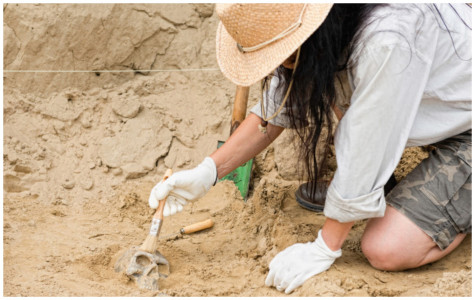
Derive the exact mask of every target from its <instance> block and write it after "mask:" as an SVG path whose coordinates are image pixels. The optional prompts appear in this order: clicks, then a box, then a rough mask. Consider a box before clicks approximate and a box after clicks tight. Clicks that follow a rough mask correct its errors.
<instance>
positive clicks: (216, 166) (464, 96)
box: [149, 4, 472, 293]
mask: <svg viewBox="0 0 475 300" xmlns="http://www.w3.org/2000/svg"><path fill="white" fill-rule="evenodd" d="M216 10H217V13H218V16H219V18H220V20H221V22H220V24H219V26H218V32H217V44H216V46H217V48H216V52H217V59H218V63H219V66H220V68H221V70H222V72H223V74H224V75H225V76H226V77H227V78H229V79H230V80H231V81H233V82H234V83H236V84H238V85H242V86H249V85H251V84H254V83H256V82H258V81H259V80H262V79H264V80H263V86H264V87H265V90H264V92H263V102H262V104H261V105H257V106H256V107H254V108H253V109H252V112H253V113H252V114H250V115H249V116H248V117H247V118H246V120H245V121H244V122H243V123H242V124H241V125H240V127H239V128H238V129H237V130H236V131H235V132H234V134H233V135H232V136H231V137H230V138H229V140H228V141H227V142H226V143H225V144H224V145H223V146H222V147H221V148H219V150H217V151H216V152H214V153H213V154H211V155H210V156H209V157H206V158H205V159H204V161H203V162H202V163H201V164H200V165H198V166H197V167H196V168H194V169H191V170H186V171H181V172H177V173H175V174H174V175H173V176H171V177H170V178H169V179H168V180H166V181H165V182H160V183H159V184H157V185H156V186H155V187H154V188H153V190H152V192H151V195H150V200H149V202H150V206H151V207H157V200H158V199H163V198H165V197H166V196H167V195H170V197H169V198H168V200H167V205H166V210H167V211H166V214H174V213H176V212H178V211H181V209H182V206H183V205H184V204H186V202H187V201H194V200H196V199H198V198H200V197H201V196H203V195H204V194H205V193H206V192H207V191H208V190H209V189H210V187H211V186H212V185H213V184H215V182H216V181H217V179H218V178H221V177H223V176H225V175H226V174H227V173H229V172H231V171H232V170H233V169H235V168H236V167H238V166H239V165H241V164H242V163H244V162H246V161H247V160H249V159H250V158H252V157H254V156H255V155H256V154H258V153H259V152H260V151H262V150H263V149H264V148H265V147H267V146H268V145H269V144H270V143H271V142H272V141H273V140H274V139H275V138H276V137H277V136H278V135H279V134H280V133H281V132H282V131H283V130H284V128H293V129H295V132H297V133H298V135H299V137H300V138H301V140H302V148H301V154H302V155H301V157H302V159H303V160H304V162H305V163H306V166H307V168H306V170H307V171H308V172H307V173H308V177H309V178H311V179H316V178H317V177H318V171H319V169H318V168H317V167H318V166H317V163H316V162H317V155H316V152H317V151H316V149H317V140H319V137H320V134H321V132H322V129H323V128H324V126H326V127H327V128H326V129H327V130H328V132H333V128H332V125H331V124H332V123H331V122H329V120H330V119H331V117H332V114H333V109H334V108H335V107H336V105H337V103H336V102H337V101H336V98H337V96H336V95H337V92H336V86H338V85H339V84H340V83H342V81H341V80H340V79H341V78H343V77H341V76H340V75H341V74H342V72H345V75H346V76H344V77H347V81H348V82H347V84H349V86H350V87H351V91H352V92H351V95H350V97H349V98H350V101H349V102H350V103H349V104H350V105H349V107H348V109H346V110H345V109H343V107H340V109H343V112H344V115H343V117H342V119H341V121H340V122H339V123H338V126H337V128H336V131H335V134H334V142H335V149H336V159H337V164H338V169H337V170H336V173H335V175H334V178H333V180H332V182H331V184H330V186H329V188H328V192H327V196H326V203H325V208H324V214H325V216H326V220H325V223H324V225H323V227H322V229H321V230H320V231H319V232H318V233H316V235H317V238H316V240H315V241H314V242H312V243H306V244H295V245H292V246H290V247H288V248H287V249H285V250H283V251H282V252H280V253H278V254H277V255H276V257H275V258H274V259H273V260H272V262H271V263H270V266H269V274H268V276H267V278H266V281H265V283H266V284H267V285H269V286H275V287H276V288H277V289H278V290H280V291H282V290H285V292H286V293H290V292H291V291H292V290H294V289H295V288H296V287H298V286H300V285H302V284H303V282H304V281H305V280H307V279H308V278H310V277H311V276H313V275H315V274H318V273H320V272H323V271H325V270H327V269H328V268H329V267H330V266H331V265H332V263H333V262H334V261H335V259H337V258H338V257H340V256H341V246H342V244H343V242H344V240H345V239H346V237H347V235H348V232H349V231H350V229H351V227H352V225H353V223H354V221H356V220H362V219H370V220H369V221H368V224H367V227H366V229H365V232H364V235H363V238H362V250H363V253H364V254H365V255H366V257H367V258H368V260H369V262H370V263H371V264H372V265H373V266H374V267H375V268H378V269H382V270H404V269H408V268H415V267H418V266H421V265H424V264H427V263H430V262H433V261H436V260H438V259H440V258H442V257H444V256H445V255H447V254H448V253H450V252H451V251H452V250H453V249H454V248H456V247H457V246H458V245H459V244H460V243H461V241H462V240H463V239H464V237H465V235H466V234H467V233H468V232H471V174H472V168H471V164H472V159H471V147H472V146H471V145H472V143H471V76H472V73H471V24H470V22H471V7H470V6H468V5H465V4H455V5H448V4H434V5H423V4H421V5H416V4H410V5H409V4H400V5H392V4H391V5H356V4H355V5H350V4H335V5H331V4H222V5H220V4H218V5H217V9H216ZM270 73H271V74H272V75H268V74H270ZM343 83H344V82H343ZM329 141H330V139H327V140H326V142H327V144H328V143H329ZM421 145H434V146H435V147H436V150H435V151H433V152H432V153H431V154H430V156H429V158H428V159H426V160H424V161H423V162H422V163H421V164H420V165H419V166H418V167H417V168H416V169H415V170H414V171H413V172H411V173H410V174H409V175H408V176H407V177H406V178H405V179H404V180H402V181H401V182H400V183H399V184H398V185H397V186H396V187H395V188H394V189H393V190H392V191H391V193H389V194H388V195H387V196H386V197H385V195H384V186H385V184H386V183H387V181H388V179H389V178H390V176H391V174H392V173H393V171H394V169H395V168H396V166H397V164H398V162H399V160H400V158H401V155H402V153H403V151H404V148H405V147H408V146H421ZM327 146H328V145H327Z"/></svg>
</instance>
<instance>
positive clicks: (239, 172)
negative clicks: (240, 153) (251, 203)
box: [218, 141, 253, 201]
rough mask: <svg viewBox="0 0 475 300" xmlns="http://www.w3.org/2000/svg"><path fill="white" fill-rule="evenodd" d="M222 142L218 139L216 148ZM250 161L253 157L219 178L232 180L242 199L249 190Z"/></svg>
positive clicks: (245, 198) (245, 197)
mask: <svg viewBox="0 0 475 300" xmlns="http://www.w3.org/2000/svg"><path fill="white" fill-rule="evenodd" d="M223 144H224V142H223V141H218V148H219V147H221V146H222V145H223ZM252 161H253V159H252V158H251V159H250V160H249V161H247V162H246V163H244V164H242V165H240V166H239V167H237V168H236V169H235V170H234V171H232V172H231V173H229V174H228V175H226V176H224V177H223V178H221V180H220V181H223V180H231V181H234V184H235V185H236V186H237V188H238V189H239V192H240V193H241V196H242V198H243V199H244V201H246V200H247V193H248V192H249V181H250V180H251V171H252Z"/></svg>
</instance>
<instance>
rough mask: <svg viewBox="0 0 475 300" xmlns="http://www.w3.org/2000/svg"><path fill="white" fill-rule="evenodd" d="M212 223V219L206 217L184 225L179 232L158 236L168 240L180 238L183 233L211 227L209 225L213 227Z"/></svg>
mask: <svg viewBox="0 0 475 300" xmlns="http://www.w3.org/2000/svg"><path fill="white" fill-rule="evenodd" d="M213 225H214V222H213V220H211V219H207V220H204V221H201V222H198V223H194V224H191V225H188V226H185V227H183V228H181V229H180V231H179V232H175V233H172V234H169V235H166V236H162V237H160V239H166V240H170V239H175V238H180V237H182V236H183V235H185V234H191V233H194V232H198V231H201V230H205V229H208V228H211V227H213Z"/></svg>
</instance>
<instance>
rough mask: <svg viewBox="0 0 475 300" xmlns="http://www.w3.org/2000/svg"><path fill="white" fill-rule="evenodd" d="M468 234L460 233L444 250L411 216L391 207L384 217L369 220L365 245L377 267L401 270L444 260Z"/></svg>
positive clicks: (364, 250) (370, 260) (366, 251)
mask: <svg viewBox="0 0 475 300" xmlns="http://www.w3.org/2000/svg"><path fill="white" fill-rule="evenodd" d="M465 236H466V234H459V235H457V237H456V238H455V240H454V241H453V242H452V243H451V244H450V245H449V247H447V248H446V249H445V250H440V248H439V247H438V246H437V245H436V244H435V243H434V241H432V239H431V238H430V237H429V236H428V235H427V234H426V233H425V232H424V231H422V230H421V229H420V228H419V227H417V225H415V224H414V223H413V222H412V221H411V220H410V219H408V218H407V217H406V216H404V215H403V214H401V213H400V212H398V211H397V210H396V209H395V208H393V207H391V206H388V207H387V208H386V214H385V216H384V217H382V218H374V219H371V220H369V221H368V225H367V226H366V229H365V232H364V234H363V238H362V240H361V248H362V250H363V253H364V255H365V256H366V257H367V258H368V260H369V262H370V263H371V265H372V266H373V267H375V268H377V269H381V270H387V271H400V270H405V269H410V268H416V267H419V266H422V265H425V264H427V263H430V262H434V261H436V260H439V259H441V258H442V257H444V256H446V255H447V254H449V253H450V252H452V251H453V250H454V249H455V248H456V247H457V246H458V245H460V243H461V242H462V241H463V239H464V238H465Z"/></svg>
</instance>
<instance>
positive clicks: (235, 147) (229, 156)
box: [211, 114, 284, 178]
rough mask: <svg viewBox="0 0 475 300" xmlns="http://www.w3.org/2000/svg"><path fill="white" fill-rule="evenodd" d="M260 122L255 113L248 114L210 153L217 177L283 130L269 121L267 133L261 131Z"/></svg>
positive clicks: (254, 154) (243, 160)
mask: <svg viewBox="0 0 475 300" xmlns="http://www.w3.org/2000/svg"><path fill="white" fill-rule="evenodd" d="M260 123H261V118H259V117H258V116H256V115H255V114H249V116H247V118H246V119H245V120H244V121H243V122H242V124H241V125H239V127H238V128H237V129H236V131H234V133H233V134H232V135H231V136H230V137H229V139H228V140H227V141H226V143H224V145H222V146H221V147H220V148H219V149H217V150H216V151H215V152H214V153H213V154H211V158H212V159H213V160H214V162H215V163H216V167H217V170H218V178H222V177H224V176H226V175H227V174H228V173H230V172H231V171H233V170H234V169H236V168H237V167H239V166H240V165H242V164H243V163H245V162H246V161H248V160H249V159H251V158H253V157H254V156H256V155H257V154H258V153H260V152H261V151H262V150H264V149H265V148H266V147H267V146H269V145H270V144H271V143H272V142H273V141H274V140H275V139H276V138H277V137H278V136H279V135H280V133H281V132H282V131H283V130H284V128H282V127H279V126H275V125H272V124H270V123H269V124H268V125H267V133H262V132H260V131H259V129H258V125H259V124H260Z"/></svg>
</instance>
